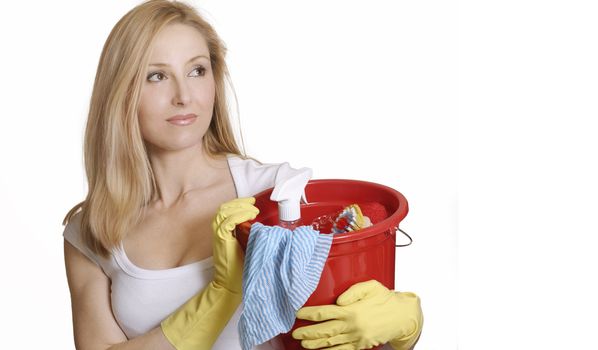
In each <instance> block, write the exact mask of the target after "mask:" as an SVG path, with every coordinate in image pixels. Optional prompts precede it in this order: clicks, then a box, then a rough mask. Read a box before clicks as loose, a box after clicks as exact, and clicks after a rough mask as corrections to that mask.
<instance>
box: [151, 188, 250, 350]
mask: <svg viewBox="0 0 598 350" xmlns="http://www.w3.org/2000/svg"><path fill="white" fill-rule="evenodd" d="M254 203H255V198H253V197H248V198H237V199H234V200H232V201H229V202H226V203H224V204H222V205H221V206H220V210H219V211H218V213H217V214H216V217H214V220H213V221H212V231H213V234H214V240H213V242H212V244H213V250H214V256H213V260H214V269H215V271H214V278H213V279H212V281H211V282H210V283H209V284H208V285H207V287H206V288H204V289H203V290H202V291H200V292H199V293H197V294H196V295H195V296H193V297H192V298H191V299H189V300H188V301H187V302H186V303H185V304H183V305H182V306H181V307H180V308H179V309H178V310H177V311H175V312H173V313H172V314H171V315H170V316H168V317H167V318H166V319H165V320H164V321H162V322H161V323H160V327H161V328H162V332H163V333H164V336H165V337H166V339H168V341H169V342H170V344H172V345H173V346H174V347H175V348H176V349H177V350H191V349H193V350H208V349H211V348H212V345H213V344H214V342H215V341H216V339H217V338H218V337H219V336H220V333H221V332H222V329H224V327H225V326H226V324H227V323H228V321H229V320H230V318H231V317H232V315H233V314H234V313H235V311H236V309H237V307H238V306H239V304H240V303H241V285H242V278H243V251H242V250H241V247H240V246H239V243H238V242H237V240H236V239H235V238H234V237H233V235H232V230H233V229H234V228H235V226H236V225H237V224H240V223H242V222H245V221H247V220H251V219H254V218H255V217H256V216H257V214H258V213H259V210H258V208H256V207H255V206H253V204H254Z"/></svg>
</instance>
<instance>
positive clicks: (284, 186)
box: [270, 168, 312, 221]
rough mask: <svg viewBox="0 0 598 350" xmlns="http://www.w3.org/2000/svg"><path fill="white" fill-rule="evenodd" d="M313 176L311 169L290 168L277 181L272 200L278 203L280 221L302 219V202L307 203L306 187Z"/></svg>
mask: <svg viewBox="0 0 598 350" xmlns="http://www.w3.org/2000/svg"><path fill="white" fill-rule="evenodd" d="M311 176H312V170H311V169H310V168H301V169H292V168H289V169H288V171H285V172H284V173H282V174H281V176H280V178H277V179H276V185H275V186H274V190H273V191H272V195H271V196H270V199H271V200H273V201H276V202H278V216H279V219H280V221H295V220H298V219H299V218H301V200H303V202H304V203H307V197H306V196H305V186H306V185H307V182H308V181H309V179H311Z"/></svg>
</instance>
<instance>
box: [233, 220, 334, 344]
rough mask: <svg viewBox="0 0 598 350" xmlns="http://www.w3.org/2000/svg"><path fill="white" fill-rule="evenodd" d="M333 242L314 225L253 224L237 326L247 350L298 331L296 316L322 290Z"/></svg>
mask: <svg viewBox="0 0 598 350" xmlns="http://www.w3.org/2000/svg"><path fill="white" fill-rule="evenodd" d="M331 244H332V234H320V233H319V231H316V230H314V229H313V228H312V227H311V226H300V227H298V228H296V229H295V230H293V231H291V230H289V229H285V228H282V227H279V226H265V225H263V224H261V223H259V222H256V223H254V224H253V225H252V226H251V230H250V234H249V242H248V243H247V249H246V252H245V264H244V267H243V304H242V307H243V309H242V312H241V318H240V320H239V324H238V327H239V338H240V342H241V346H242V348H243V350H250V349H252V348H253V347H254V346H255V345H258V344H262V343H264V342H265V341H267V340H269V339H272V338H274V337H275V336H276V335H278V334H280V333H286V332H288V331H289V330H290V329H291V327H293V323H294V322H295V313H296V312H297V310H299V308H300V307H301V306H303V304H305V302H306V301H307V299H308V298H309V296H310V295H311V294H312V293H313V291H314V290H315V289H316V287H317V286H318V282H319V281H320V274H321V273H322V269H323V268H324V263H325V262H326V258H327V257H328V252H329V251H330V246H331Z"/></svg>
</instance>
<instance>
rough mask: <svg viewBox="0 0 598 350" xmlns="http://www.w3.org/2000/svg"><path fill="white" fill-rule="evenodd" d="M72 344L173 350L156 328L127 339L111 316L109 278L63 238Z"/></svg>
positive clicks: (93, 349)
mask: <svg viewBox="0 0 598 350" xmlns="http://www.w3.org/2000/svg"><path fill="white" fill-rule="evenodd" d="M64 260H65V265H66V275H67V280H68V284H69V289H70V292H71V307H72V312H73V332H74V336H75V347H76V348H77V349H79V350H108V349H110V350H118V349H122V350H135V349H153V350H173V349H174V348H173V347H172V346H171V345H170V343H169V342H168V341H167V340H166V338H165V337H164V334H162V331H161V330H160V328H159V327H157V328H155V329H153V330H151V331H149V332H148V333H146V334H144V335H142V336H139V337H136V338H134V339H132V340H127V337H126V336H125V334H124V333H123V331H122V330H121V329H120V327H119V326H118V323H117V322H116V320H115V319H114V316H113V315H112V311H111V310H112V308H111V306H110V280H109V279H108V277H107V276H106V275H105V274H104V272H103V271H102V270H101V268H100V267H99V266H97V265H96V264H95V263H93V262H92V261H90V260H89V259H88V258H87V257H86V256H85V255H83V254H82V253H81V252H79V251H78V250H77V249H76V248H75V247H73V246H72V245H71V244H70V243H68V242H67V241H66V240H65V241H64Z"/></svg>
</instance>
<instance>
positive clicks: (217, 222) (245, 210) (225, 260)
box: [212, 197, 260, 293]
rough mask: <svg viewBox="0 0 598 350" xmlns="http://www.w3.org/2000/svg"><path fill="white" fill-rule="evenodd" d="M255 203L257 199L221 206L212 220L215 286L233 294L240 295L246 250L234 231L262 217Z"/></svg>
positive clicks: (236, 201)
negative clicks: (242, 247)
mask: <svg viewBox="0 0 598 350" xmlns="http://www.w3.org/2000/svg"><path fill="white" fill-rule="evenodd" d="M254 203H255V198H254V197H246V198H237V199H233V200H231V201H228V202H226V203H224V204H222V205H221V206H220V209H219V210H218V213H217V214H216V216H215V217H214V220H213V221H212V231H213V232H214V240H213V243H212V244H213V250H214V252H213V260H214V269H215V272H214V283H216V284H218V285H219V286H222V287H224V288H226V289H228V290H230V291H231V292H234V293H241V288H242V287H241V286H242V277H243V251H242V249H241V247H240V245H239V242H237V240H236V238H235V237H233V234H232V231H233V230H234V229H235V226H236V225H238V224H240V223H243V222H245V221H248V220H252V219H255V217H256V216H257V214H259V212H260V211H259V209H258V208H257V207H255V206H254V205H253V204H254Z"/></svg>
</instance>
